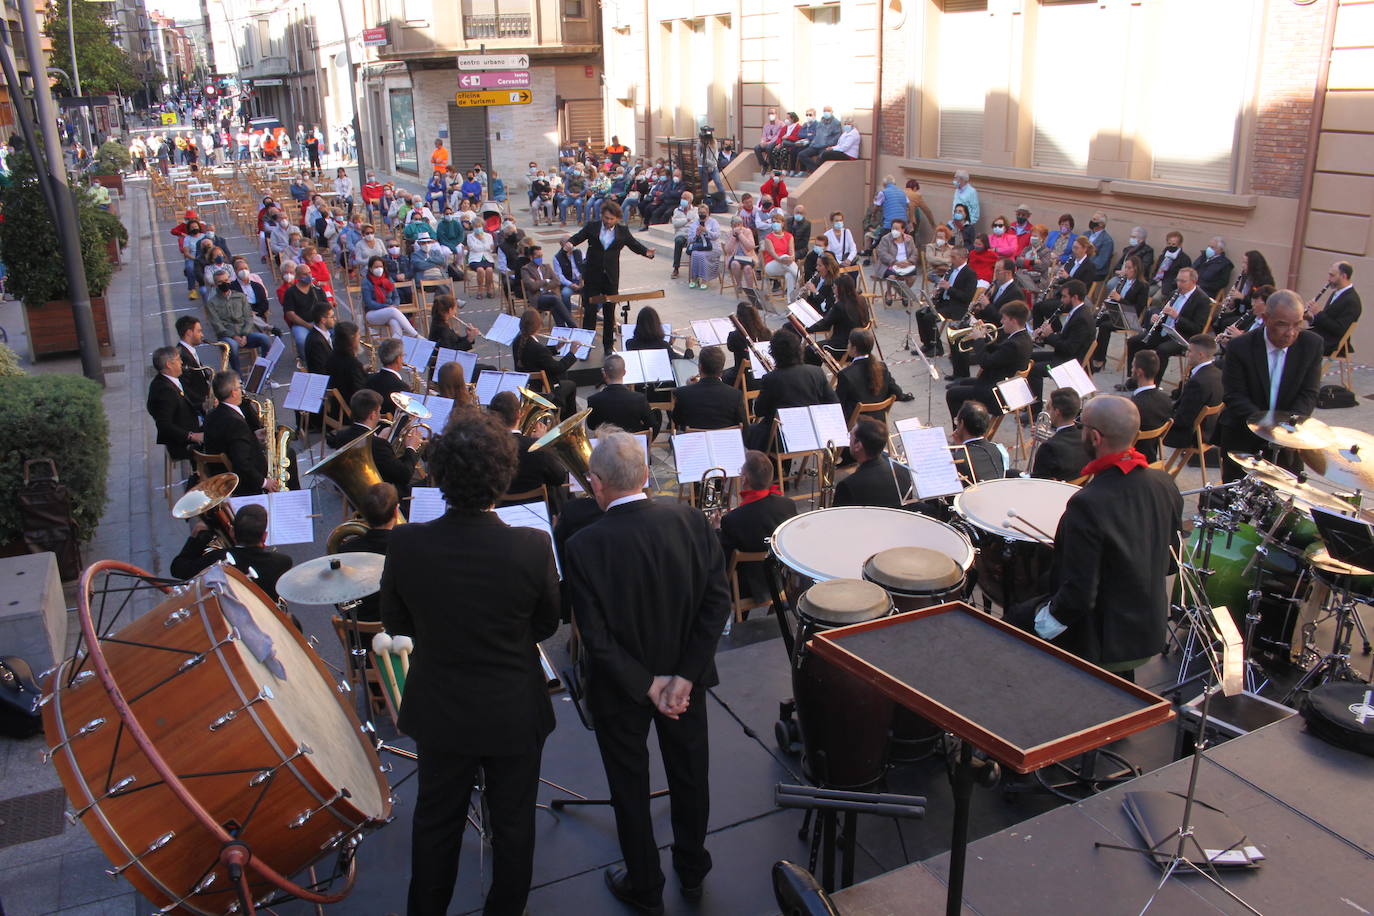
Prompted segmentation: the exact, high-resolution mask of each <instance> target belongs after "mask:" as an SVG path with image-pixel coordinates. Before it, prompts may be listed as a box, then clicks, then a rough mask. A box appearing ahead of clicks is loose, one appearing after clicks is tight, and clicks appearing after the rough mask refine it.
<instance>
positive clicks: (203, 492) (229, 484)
mask: <svg viewBox="0 0 1374 916" xmlns="http://www.w3.org/2000/svg"><path fill="white" fill-rule="evenodd" d="M238 485H239V475H237V474H216V475H215V476H214V477H211V478H209V479H208V480H204V481H201V483H200V484H198V485H197V486H195V487H194V488H192V489H190V490H187V491H186V495H185V496H183V497H181V499H178V500H177V503H176V505H175V506H173V507H172V515H174V516H175V517H177V518H195V517H196V516H197V515H203V514H204V513H206V512H209V511H210V510H211V509H213V508H215V506H218V505H219V504H220V503H222V502H224V501H225V500H226V499H228V498H229V497H230V496H231V495H233V492H234V488H235V487H237V486H238Z"/></svg>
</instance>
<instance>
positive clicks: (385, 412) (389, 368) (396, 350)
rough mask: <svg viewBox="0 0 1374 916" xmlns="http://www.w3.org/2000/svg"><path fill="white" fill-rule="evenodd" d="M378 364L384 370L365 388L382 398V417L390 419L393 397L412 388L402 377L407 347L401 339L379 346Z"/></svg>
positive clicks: (374, 374) (371, 377)
mask: <svg viewBox="0 0 1374 916" xmlns="http://www.w3.org/2000/svg"><path fill="white" fill-rule="evenodd" d="M312 333H313V332H312ZM377 364H378V365H380V366H381V367H382V368H380V369H378V370H377V371H376V372H374V373H372V374H371V375H369V376H368V377H367V384H366V385H365V386H364V387H365V388H368V389H370V390H372V391H375V392H377V393H378V394H380V395H381V396H382V416H384V417H386V418H388V419H390V418H391V415H392V413H393V412H395V410H396V405H395V404H393V403H392V402H391V396H392V395H393V394H395V393H396V392H398V391H403V392H405V393H406V394H409V393H410V386H409V385H407V384H406V380H405V379H404V378H402V377H401V370H402V369H404V368H405V346H404V345H403V344H402V343H401V341H400V339H399V338H397V337H388V338H387V339H386V340H384V341H382V342H381V343H379V344H377Z"/></svg>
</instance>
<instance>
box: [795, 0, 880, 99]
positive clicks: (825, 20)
mask: <svg viewBox="0 0 1374 916" xmlns="http://www.w3.org/2000/svg"><path fill="white" fill-rule="evenodd" d="M797 12H798V13H800V14H801V18H800V20H798V21H797V33H796V37H797V45H796V48H795V53H793V54H790V55H788V56H790V57H791V58H792V62H793V70H792V82H793V85H794V86H795V87H796V91H795V92H794V93H793V97H794V98H797V99H805V100H807V101H806V102H805V103H804V104H805V105H807V106H810V105H821V104H824V105H832V106H834V109H835V117H837V118H839V117H843V116H844V115H845V114H846V113H848V112H850V111H853V110H854V108H855V107H856V105H858V104H860V103H861V102H862V100H861V99H859V98H857V97H856V96H855V94H854V92H855V90H854V80H853V79H851V78H850V72H851V71H850V60H851V57H850V55H847V54H836V53H835V50H836V49H837V48H843V47H844V46H845V44H846V42H847V41H850V40H851V39H850V36H848V35H846V34H845V33H844V32H842V31H841V29H840V5H839V4H838V3H833V4H827V5H826V6H812V7H805V8H802V9H799V10H797ZM822 61H823V62H824V63H820V62H822ZM872 96H873V94H872V91H871V90H870V91H869V98H868V104H870V105H871V104H872V102H873V98H872ZM802 110H805V109H804V108H800V109H798V111H802ZM786 111H787V109H786V108H785V107H784V108H782V109H780V110H779V112H778V117H779V120H781V118H782V116H783V115H784V114H785V112H786Z"/></svg>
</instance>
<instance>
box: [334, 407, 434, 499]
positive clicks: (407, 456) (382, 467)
mask: <svg viewBox="0 0 1374 916" xmlns="http://www.w3.org/2000/svg"><path fill="white" fill-rule="evenodd" d="M348 415H349V416H350V417H352V422H351V423H349V424H348V425H347V426H341V427H339V428H338V429H336V430H334V431H333V432H331V433H330V434H329V435H327V436H326V437H325V442H326V443H327V444H328V445H329V447H330V448H343V447H344V446H345V445H347V444H348V443H350V442H352V441H353V440H354V439H356V438H358V437H359V436H371V438H372V442H371V443H370V445H369V448H371V449H372V463H373V464H375V465H376V466H377V473H378V474H380V475H381V478H382V480H384V481H386V482H387V483H389V484H391V485H392V486H393V487H395V488H396V491H397V492H398V493H399V494H400V498H401V499H402V500H404V499H405V498H406V497H407V496H409V495H410V479H411V478H412V477H413V476H414V475H415V465H416V464H418V463H419V461H420V453H419V448H420V442H421V440H420V428H419V427H418V426H416V425H415V424H413V423H412V424H411V425H410V427H409V428H408V429H406V430H405V432H404V433H403V434H402V436H403V439H402V441H403V446H404V449H405V451H404V454H402V455H397V454H396V449H395V447H394V446H393V445H392V444H391V443H390V442H388V441H387V440H386V439H384V438H382V437H381V436H378V435H373V433H372V431H373V430H374V429H375V428H376V427H377V424H378V423H380V422H381V420H382V396H381V395H379V394H378V393H377V392H375V391H373V390H372V389H371V388H360V389H359V390H358V391H356V392H354V394H353V397H352V398H350V399H349V402H348ZM359 447H360V448H361V446H359Z"/></svg>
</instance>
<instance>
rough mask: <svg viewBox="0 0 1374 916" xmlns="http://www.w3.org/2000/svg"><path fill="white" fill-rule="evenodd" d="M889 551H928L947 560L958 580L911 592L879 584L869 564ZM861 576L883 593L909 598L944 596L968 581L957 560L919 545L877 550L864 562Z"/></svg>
mask: <svg viewBox="0 0 1374 916" xmlns="http://www.w3.org/2000/svg"><path fill="white" fill-rule="evenodd" d="M890 550H926V551H929V552H930V553H933V554H936V555H937V556H942V557H944V558H945V559H947V560H949V561H950V562H951V563H953V564H954V571H955V572H956V573H957V574H958V576H959V578H957V579H954V580H953V581H950V582H947V583H944V584H943V585H934V584H932V585H931V586H929V587H927V588H922V589H915V590H913V589H911V588H908V587H905V586H902V585H889V584H887V583H885V582H879V581H878V580H877V579H876V578H873V576H874V574H875V572H874V571H871V570H872V568H871V566H870V564H872V562H873V561H874V559H876V558H877V557H878V556H879V555H880V554H884V553H887V552H888V551H890ZM863 576H864V581H865V582H872V583H873V584H874V585H876V586H878V587H879V588H881V589H882V590H883V591H885V592H888V593H890V594H898V595H909V596H911V597H926V596H929V595H942V594H944V593H946V592H948V591H950V590H951V589H955V588H959V587H961V586H962V585H963V584H964V583H965V582H967V581H968V573H966V572H965V571H964V570H962V569H960V568H959V562H958V561H957V560H955V559H954V558H953V557H951V556H950V555H949V554H947V553H941V552H940V551H938V550H936V549H935V548H933V547H921V546H920V545H910V544H903V545H898V546H896V547H884V548H883V549H882V550H879V551H878V552H877V553H875V554H873V555H872V556H870V557H869V558H868V559H867V560H864V565H863Z"/></svg>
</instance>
